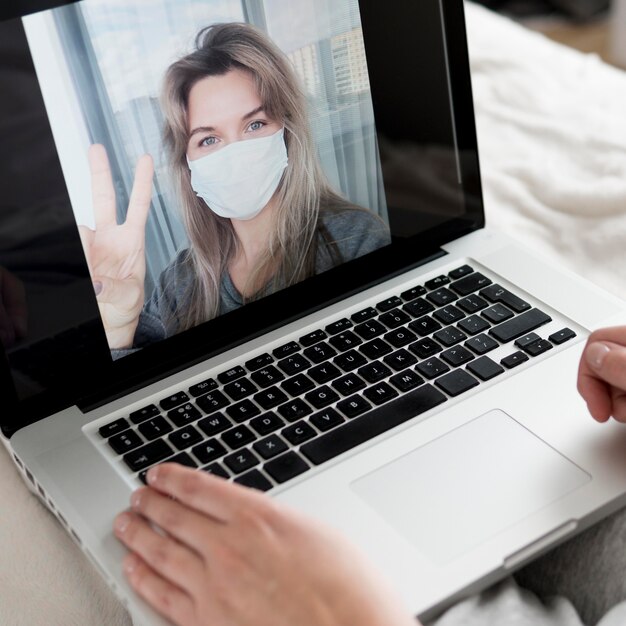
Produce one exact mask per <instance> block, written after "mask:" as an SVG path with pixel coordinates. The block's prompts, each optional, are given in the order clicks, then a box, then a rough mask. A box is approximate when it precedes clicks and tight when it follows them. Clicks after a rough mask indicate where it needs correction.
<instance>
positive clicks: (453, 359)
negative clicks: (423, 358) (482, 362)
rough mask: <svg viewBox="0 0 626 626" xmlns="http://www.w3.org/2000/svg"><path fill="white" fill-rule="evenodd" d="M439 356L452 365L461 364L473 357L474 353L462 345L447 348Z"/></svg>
mask: <svg viewBox="0 0 626 626" xmlns="http://www.w3.org/2000/svg"><path fill="white" fill-rule="evenodd" d="M440 356H441V358H442V359H443V360H444V361H446V363H449V364H450V365H452V367H458V366H459V365H463V364H464V363H467V362H468V361H471V360H472V359H473V358H474V355H473V354H472V353H471V352H470V351H469V350H467V349H466V348H464V347H463V346H454V347H453V348H448V349H447V350H445V351H444V352H442V353H441V355H440Z"/></svg>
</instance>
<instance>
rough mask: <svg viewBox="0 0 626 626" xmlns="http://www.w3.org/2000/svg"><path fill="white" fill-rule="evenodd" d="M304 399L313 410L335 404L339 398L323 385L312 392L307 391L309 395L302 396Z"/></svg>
mask: <svg viewBox="0 0 626 626" xmlns="http://www.w3.org/2000/svg"><path fill="white" fill-rule="evenodd" d="M304 399H305V400H306V401H307V402H308V403H309V404H312V405H313V407H314V408H316V409H323V408H324V407H325V406H328V405H329V404H332V403H333V402H337V400H339V396H338V395H337V393H336V392H335V391H333V390H332V389H331V388H330V387H329V386H328V385H323V386H322V387H319V388H317V389H314V390H313V391H309V393H307V394H306V396H304Z"/></svg>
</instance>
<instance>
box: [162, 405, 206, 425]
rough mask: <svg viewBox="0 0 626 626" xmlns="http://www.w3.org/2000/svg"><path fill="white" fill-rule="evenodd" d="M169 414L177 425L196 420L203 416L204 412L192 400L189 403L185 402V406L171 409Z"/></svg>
mask: <svg viewBox="0 0 626 626" xmlns="http://www.w3.org/2000/svg"><path fill="white" fill-rule="evenodd" d="M196 402H197V400H196ZM167 416H168V417H169V418H170V419H171V420H172V422H174V424H175V425H176V426H184V425H185V424H189V423H190V422H195V421H196V420H197V419H198V418H200V417H202V414H201V413H200V411H198V409H196V407H195V406H194V405H193V404H191V402H187V404H183V406H179V407H178V408H177V409H172V410H171V411H169V412H168V414H167Z"/></svg>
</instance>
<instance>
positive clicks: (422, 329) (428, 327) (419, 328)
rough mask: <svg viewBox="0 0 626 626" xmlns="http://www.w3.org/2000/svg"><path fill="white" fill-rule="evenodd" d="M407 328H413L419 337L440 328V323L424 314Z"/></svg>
mask: <svg viewBox="0 0 626 626" xmlns="http://www.w3.org/2000/svg"><path fill="white" fill-rule="evenodd" d="M409 328H410V329H411V330H414V331H415V332H416V333H417V334H418V335H419V336H420V337H426V335H430V334H432V333H434V332H435V331H436V330H439V329H440V328H441V324H440V323H439V322H438V321H437V320H434V319H433V318H432V317H429V316H428V315H425V316H424V317H420V318H419V319H418V320H415V321H413V322H411V323H410V324H409Z"/></svg>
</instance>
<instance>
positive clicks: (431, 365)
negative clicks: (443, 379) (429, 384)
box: [416, 357, 450, 379]
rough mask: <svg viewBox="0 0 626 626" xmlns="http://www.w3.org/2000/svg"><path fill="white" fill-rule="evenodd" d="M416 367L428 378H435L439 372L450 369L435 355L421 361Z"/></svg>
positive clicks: (439, 374) (443, 372)
mask: <svg viewBox="0 0 626 626" xmlns="http://www.w3.org/2000/svg"><path fill="white" fill-rule="evenodd" d="M416 369H417V371H418V372H419V373H420V374H422V375H423V376H425V377H426V378H428V379H432V378H437V376H441V374H445V373H446V372H448V371H450V368H449V367H448V366H447V365H446V364H445V363H444V362H443V361H442V360H440V359H438V358H437V357H433V358H432V359H428V360H426V361H422V362H421V363H420V364H419V365H418V366H417V368H416Z"/></svg>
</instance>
